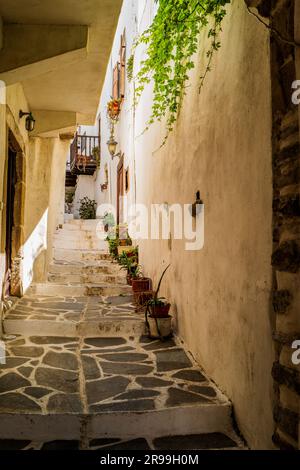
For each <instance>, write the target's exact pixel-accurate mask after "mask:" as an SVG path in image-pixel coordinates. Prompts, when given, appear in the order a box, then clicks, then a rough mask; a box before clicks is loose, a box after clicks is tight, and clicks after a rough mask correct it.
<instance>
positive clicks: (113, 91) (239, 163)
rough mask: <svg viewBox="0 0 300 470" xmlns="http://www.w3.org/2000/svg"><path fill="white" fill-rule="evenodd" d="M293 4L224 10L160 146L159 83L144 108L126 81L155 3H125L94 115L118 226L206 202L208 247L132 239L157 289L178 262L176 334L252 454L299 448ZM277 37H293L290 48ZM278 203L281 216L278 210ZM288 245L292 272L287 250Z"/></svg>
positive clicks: (99, 177)
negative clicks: (216, 41)
mask: <svg viewBox="0 0 300 470" xmlns="http://www.w3.org/2000/svg"><path fill="white" fill-rule="evenodd" d="M294 3H295V4H294ZM296 3H297V2H275V4H276V5H273V10H272V11H271V10H270V7H269V2H263V1H247V2H241V1H240V0H234V1H233V2H232V3H231V5H230V6H228V14H227V16H226V18H225V20H224V24H223V28H222V29H223V31H222V33H221V36H220V37H221V43H222V46H221V50H220V51H219V52H218V53H217V54H216V56H215V58H214V61H213V66H212V70H211V72H210V73H209V74H208V76H207V78H206V81H205V84H204V87H203V89H202V91H201V93H200V94H199V92H198V85H199V77H200V76H201V74H202V73H203V69H204V67H205V58H204V57H201V56H199V54H198V55H196V56H195V64H196V67H195V70H194V71H193V72H192V74H191V80H190V86H189V88H188V91H187V95H186V97H185V98H184V103H183V108H182V110H181V112H180V116H179V118H178V120H177V122H176V126H175V129H174V131H173V132H172V133H171V134H170V135H169V137H168V140H167V142H166V144H165V145H164V146H163V147H161V143H162V142H163V139H164V136H165V134H164V132H165V130H164V123H155V124H153V125H152V126H150V128H149V130H148V131H147V132H144V129H145V127H146V123H147V120H148V119H149V116H150V112H151V106H152V90H151V86H149V87H148V88H147V89H146V90H145V92H144V94H143V95H142V97H141V99H140V101H139V103H138V105H137V106H136V105H135V100H134V93H135V80H132V81H129V80H128V78H127V75H126V71H125V74H124V76H123V75H122V74H123V73H124V70H123V68H125V67H126V61H124V54H125V55H126V57H127V59H128V57H129V56H130V54H131V51H132V49H133V45H134V41H135V39H136V37H138V36H139V34H141V33H142V32H143V31H145V29H146V28H147V27H148V26H149V25H150V24H151V22H152V20H153V18H154V15H155V13H156V9H157V4H156V2H154V0H142V1H138V2H136V1H133V0H125V1H124V4H123V8H122V12H121V15H120V19H119V24H118V28H117V32H116V36H115V40H114V45H113V49H112V53H111V57H110V62H109V65H108V68H107V72H106V78H105V82H104V87H103V91H102V95H101V100H100V105H99V109H98V115H97V116H98V118H97V119H98V122H97V125H98V123H99V122H100V123H101V124H100V126H101V165H100V169H99V170H98V171H97V172H96V173H95V175H94V177H92V178H91V184H93V188H94V198H95V200H96V202H97V205H98V211H99V212H98V216H99V217H100V216H102V215H103V213H104V212H105V211H109V206H108V208H107V207H106V206H105V204H110V205H111V206H112V210H114V211H115V218H116V219H117V221H118V222H119V223H122V222H130V207H131V206H132V205H133V204H142V205H144V206H145V207H147V208H148V210H149V211H150V208H151V205H153V204H159V205H160V207H161V208H162V211H164V210H166V211H167V212H168V211H170V210H172V207H173V205H174V204H180V205H184V204H186V205H188V204H192V203H194V202H195V199H196V196H195V195H196V193H197V192H198V191H199V192H200V195H201V200H202V201H203V203H204V205H205V241H204V247H203V248H202V249H201V250H191V251H190V250H187V249H186V240H182V239H176V234H174V228H172V225H171V227H170V230H169V232H168V236H167V237H166V239H165V240H161V239H160V240H153V239H151V237H150V236H149V239H140V240H135V243H136V244H138V245H139V251H140V260H141V264H142V267H143V272H144V273H145V274H146V275H148V276H149V277H151V278H152V279H153V280H154V282H155V283H156V281H157V280H158V279H159V276H160V273H161V271H162V269H163V267H164V266H165V265H167V264H171V269H170V270H169V273H168V275H167V277H166V279H165V280H164V285H163V287H162V290H163V292H162V294H163V295H165V296H166V297H167V298H168V299H170V301H171V303H172V312H173V316H174V323H175V325H176V330H177V332H178V335H179V336H180V337H181V338H182V339H183V340H184V342H185V344H186V345H187V347H188V348H189V349H190V351H191V352H192V353H193V355H194V357H195V358H196V359H197V361H198V362H199V363H200V364H201V365H202V366H203V367H204V369H205V370H206V371H207V372H208V374H209V375H210V376H211V377H212V379H213V380H214V381H215V382H216V383H217V385H218V386H219V387H220V388H221V390H223V391H224V392H225V393H226V394H227V396H229V397H230V399H231V400H232V402H233V404H234V412H235V419H236V421H237V424H238V426H239V428H240V430H241V432H242V434H243V435H244V437H245V439H246V440H247V442H248V443H249V445H250V446H251V447H252V448H272V447H273V446H274V443H275V444H276V445H278V446H280V447H281V448H286V447H287V448H288V447H289V446H292V447H295V446H296V445H297V444H296V443H297V440H298V417H299V382H298V380H299V375H297V374H299V372H297V367H296V366H295V365H293V364H292V362H291V357H292V352H293V350H292V342H293V339H294V338H295V337H297V334H299V331H300V325H299V321H300V319H299V289H298V288H297V287H296V285H299V284H298V282H299V261H297V259H298V258H297V256H298V255H297V253H299V233H298V232H297V230H296V229H295V230H290V231H289V229H287V230H283V225H285V222H284V221H283V218H284V217H291V214H290V213H289V215H288V216H287V213H286V214H284V210H282V204H283V199H284V198H285V200H287V201H289V200H290V196H291V198H292V200H298V203H297V202H295V205H294V206H293V207H294V209H293V210H294V212H295V213H293V216H294V219H293V220H292V221H291V220H289V222H287V225H286V227H288V226H289V227H291V225H293V226H298V225H297V224H299V173H297V171H298V170H297V168H298V169H299V126H298V123H299V117H298V108H297V107H296V106H295V105H293V104H292V101H291V94H292V88H291V87H292V83H293V81H294V80H295V78H296V65H297V66H298V67H299V60H298V62H296V57H295V54H294V51H295V47H294V46H293V42H294V41H295V37H294V22H295V24H296V26H297V28H298V26H299V24H300V22H299V21H298V22H297V21H296V18H297V17H298V18H299V16H297V15H299V12H298V10H296V11H295V6H296ZM270 16H272V18H273V20H272V21H273V23H274V24H273V23H272V22H271V24H270V22H269V18H270ZM283 16H284V18H285V21H284V22H283V23H284V24H281V22H280V20H279V18H280V17H281V18H282V17H283ZM263 23H265V25H264V24H263ZM270 29H271V31H273V32H272V34H271V37H270ZM274 31H275V32H274ZM276 32H277V33H276ZM296 34H297V33H296ZM279 36H280V37H281V36H283V37H285V38H290V45H289V47H288V46H287V44H286V43H285V44H284V45H283V44H282V42H281V41H280V40H279ZM284 54H286V58H287V61H285V59H284ZM296 55H298V56H299V52H298V50H297V53H296ZM279 57H280V58H279ZM143 58H145V50H143V48H142V47H139V48H137V49H136V50H135V61H134V64H135V66H134V67H135V68H134V73H133V75H136V73H137V72H138V71H139V68H140V63H141V61H142V60H143ZM280 61H281V62H280ZM287 64H288V67H287ZM287 69H288V70H287ZM116 70H117V71H118V72H116ZM282 84H283V88H285V89H284V90H282V89H280V87H281V86H282ZM285 93H288V94H287V95H286V96H285V97H284V98H283V94H285ZM111 98H119V99H120V100H121V112H120V116H119V120H118V122H117V124H116V125H115V128H114V138H115V140H116V141H117V142H118V147H117V152H118V156H116V157H114V158H113V159H112V158H111V155H110V154H109V152H108V148H107V141H108V140H109V138H110V126H109V122H108V119H107V103H108V102H109V101H110V100H111ZM278 99H279V101H280V103H278ZM275 123H276V125H277V126H278V125H279V134H278V132H277V136H276V135H274V129H275V127H274V126H275ZM278 123H279V124H278ZM291 123H292V124H291ZM280 126H281V127H280ZM291 134H292V137H290V138H291V139H292V142H293V145H294V147H293V148H294V152H295V153H294V154H293V155H291V154H290V153H289V152H290V146H291V142H290V141H289V139H287V141H283V140H282V141H281V140H280V139H281V138H282V139H283V136H284V135H287V136H290V135H291ZM278 135H280V136H281V137H279V141H278ZM276 139H277V143H276ZM276 145H279V147H280V146H281V147H282V146H283V147H284V146H285V145H287V150H286V154H285V155H286V157H285V158H289V157H290V158H291V160H292V161H293V163H292V165H293V166H292V167H291V168H290V169H289V170H288V169H287V168H288V167H287V166H283V165H282V164H281V163H276V158H279V161H282V156H281V157H277V156H276V155H277V153H276V152H277V150H276ZM291 151H292V150H291ZM280 159H281V160H280ZM285 163H287V160H285ZM297 175H298V176H297ZM278 184H279V186H278ZM297 198H298V199H297ZM278 200H279V201H280V204H281V206H280V207H281V209H279V210H276V203H275V202H274V201H277V202H278ZM288 204H289V203H288ZM297 204H298V205H297ZM289 207H290V206H289ZM296 207H298V209H296ZM278 220H280V222H278ZM289 224H290V225H289ZM296 232H297V233H298V235H297V234H296ZM149 234H150V227H149ZM284 241H287V245H289V243H291V245H293V248H291V246H287V245H286V246H285V245H283V242H284ZM292 249H294V251H293V253H294V255H290V258H291V257H292V258H293V257H294V258H293V259H294V261H295V262H296V267H295V266H294V267H291V266H290V265H291V264H292V263H291V262H290V263H289V262H288V261H287V257H288V256H289V255H288V254H287V253H286V252H285V251H284V250H286V251H287V252H290V251H289V250H292ZM282 250H283V251H282ZM297 250H298V251H297ZM277 260H278V261H277ZM282 296H283V297H284V296H286V297H287V298H288V299H293V300H290V301H289V300H288V302H287V304H286V308H285V309H284V311H283V312H282V311H281V310H280V308H279V310H278V307H277V302H280V301H279V300H278V299H280V298H282ZM288 377H290V378H291V379H290V380H289V379H288ZM297 377H298V378H297ZM297 384H298V385H297Z"/></svg>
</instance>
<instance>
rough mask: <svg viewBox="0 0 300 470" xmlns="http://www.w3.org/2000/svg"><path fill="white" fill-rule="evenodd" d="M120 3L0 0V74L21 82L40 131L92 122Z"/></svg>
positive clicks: (118, 0) (9, 81)
mask: <svg viewBox="0 0 300 470" xmlns="http://www.w3.org/2000/svg"><path fill="white" fill-rule="evenodd" d="M121 6H122V0H80V1H79V0H26V2H24V0H9V2H8V1H7V0H0V16H1V17H2V21H3V26H2V28H1V26H0V80H3V81H4V82H5V83H6V85H7V86H9V85H11V84H15V83H18V82H21V83H22V85H23V89H24V92H25V95H26V98H27V100H28V103H29V107H30V109H31V110H32V111H36V116H39V118H41V120H40V122H39V123H38V120H37V129H40V132H41V133H42V134H44V135H46V134H47V132H50V133H52V132H53V131H54V130H57V129H61V128H65V129H67V128H68V127H70V126H73V125H77V124H89V125H92V124H94V121H95V116H96V111H97V107H98V103H99V98H100V93H101V89H102V85H103V81H104V78H105V73H106V68H107V64H108V60H109V57H110V52H111V47H112V43H113V39H114V35H115V30H116V26H117V23H118V18H119V14H120V9H121ZM1 30H2V34H1ZM1 44H2V48H1ZM47 113H48V114H47ZM36 116H35V117H36ZM56 118H57V120H56ZM67 118H68V119H70V120H69V121H68V119H67ZM66 119H67V120H66ZM54 121H55V122H56V124H54ZM47 123H49V128H47ZM60 123H62V124H63V125H64V127H61V128H60V127H59V125H60ZM53 127H54V128H55V127H56V128H57V129H53ZM45 133H46V134H45Z"/></svg>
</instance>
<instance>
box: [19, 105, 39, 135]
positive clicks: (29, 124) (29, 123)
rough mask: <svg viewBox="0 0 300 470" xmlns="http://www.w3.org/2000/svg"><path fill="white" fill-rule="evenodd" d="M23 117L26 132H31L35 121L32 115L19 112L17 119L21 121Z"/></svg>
mask: <svg viewBox="0 0 300 470" xmlns="http://www.w3.org/2000/svg"><path fill="white" fill-rule="evenodd" d="M23 116H27V117H26V119H25V128H26V130H27V131H28V132H32V131H33V130H34V126H35V119H34V117H33V115H32V113H24V112H23V111H21V110H20V112H19V118H20V119H22V117H23Z"/></svg>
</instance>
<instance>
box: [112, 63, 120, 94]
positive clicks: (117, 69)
mask: <svg viewBox="0 0 300 470" xmlns="http://www.w3.org/2000/svg"><path fill="white" fill-rule="evenodd" d="M119 77H120V64H119V62H117V63H116V65H115V67H114V70H113V91H112V96H113V99H114V100H118V99H119V98H120V80H119Z"/></svg>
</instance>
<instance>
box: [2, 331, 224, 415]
mask: <svg viewBox="0 0 300 470" xmlns="http://www.w3.org/2000/svg"><path fill="white" fill-rule="evenodd" d="M6 345H7V362H6V364H5V365H1V366H0V413H1V412H10V413H26V412H31V413H44V414H47V413H62V412H65V413H89V414H91V413H100V412H111V411H148V410H160V409H164V408H170V407H176V406H182V405H184V406H189V405H197V404H206V405H210V404H216V403H225V402H226V401H227V399H226V397H224V396H223V395H222V394H221V393H220V392H219V391H218V390H217V389H216V388H215V387H214V386H213V385H212V384H211V383H210V382H209V380H208V379H207V378H206V377H205V375H204V374H203V372H201V371H200V370H199V369H198V368H197V367H196V366H195V365H194V364H193V362H192V360H191V358H190V357H189V356H188V355H187V354H186V352H185V351H184V350H183V348H182V347H180V345H177V344H176V342H175V341H174V340H168V341H166V342H164V343H161V342H160V341H152V340H149V339H148V338H147V337H141V338H140V339H139V340H137V341H136V340H135V339H134V338H133V337H131V338H122V337H114V338H105V337H103V338H99V337H97V338H85V339H83V338H81V339H79V338H63V337H38V336H33V337H29V338H26V337H17V338H16V339H12V340H10V341H7V343H6Z"/></svg>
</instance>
